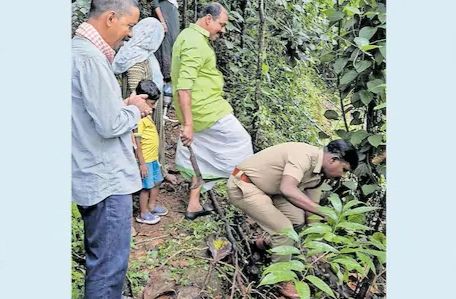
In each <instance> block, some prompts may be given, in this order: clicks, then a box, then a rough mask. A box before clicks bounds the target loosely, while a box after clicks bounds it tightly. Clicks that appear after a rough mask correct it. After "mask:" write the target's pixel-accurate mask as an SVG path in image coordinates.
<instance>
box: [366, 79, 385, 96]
mask: <svg viewBox="0 0 456 299" xmlns="http://www.w3.org/2000/svg"><path fill="white" fill-rule="evenodd" d="M385 87H386V85H385V81H384V80H382V79H374V80H372V81H369V82H367V89H369V91H370V92H373V93H375V94H379V93H381V92H383V91H384V90H385Z"/></svg>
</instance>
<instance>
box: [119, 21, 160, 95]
mask: <svg viewBox="0 0 456 299" xmlns="http://www.w3.org/2000/svg"><path fill="white" fill-rule="evenodd" d="M164 35H165V32H164V30H163V26H162V25H161V24H160V22H159V21H158V20H157V19H155V18H145V19H142V20H141V21H139V22H138V24H136V25H135V26H134V27H133V37H132V38H130V39H129V40H128V41H127V42H125V43H124V45H123V46H122V47H121V48H120V50H119V52H118V53H117V54H116V56H115V57H114V61H113V63H112V68H113V70H114V73H116V74H122V73H125V72H127V86H128V90H129V92H132V91H134V90H135V89H136V86H137V85H138V83H139V81H141V80H143V79H150V80H152V81H154V83H155V84H156V85H157V87H158V88H159V89H160V91H161V90H162V89H163V75H162V73H161V71H160V65H159V63H158V61H157V58H155V55H154V53H155V51H157V50H158V48H159V47H160V44H161V42H162V41H163V37H164Z"/></svg>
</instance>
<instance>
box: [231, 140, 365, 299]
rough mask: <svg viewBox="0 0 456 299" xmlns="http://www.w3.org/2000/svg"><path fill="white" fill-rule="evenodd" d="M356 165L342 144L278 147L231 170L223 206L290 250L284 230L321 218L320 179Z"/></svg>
mask: <svg viewBox="0 0 456 299" xmlns="http://www.w3.org/2000/svg"><path fill="white" fill-rule="evenodd" d="M357 165H358V154H357V152H356V150H355V148H354V147H353V145H352V144H350V143H348V142H346V141H344V140H334V141H331V142H330V143H329V144H328V145H327V146H326V147H324V148H318V147H315V146H312V145H309V144H306V143H298V142H288V143H282V144H278V145H275V146H272V147H269V148H267V149H264V150H262V151H260V152H258V153H256V154H255V155H253V156H251V157H249V158H247V159H246V160H244V161H243V162H242V163H241V164H239V165H238V166H237V167H236V168H235V169H234V171H233V173H232V175H231V176H230V178H229V180H228V196H229V201H230V203H231V204H233V205H234V206H236V207H238V208H239V209H241V210H243V211H244V212H245V213H246V214H247V215H248V216H250V217H251V218H253V219H254V220H255V221H256V222H257V223H258V224H259V225H260V226H261V227H262V228H263V229H264V230H265V231H266V232H268V233H269V234H270V235H271V243H272V246H273V247H276V246H281V245H293V242H294V241H293V240H291V239H290V238H288V237H286V236H284V235H283V234H282V233H283V231H284V230H287V229H293V227H297V226H302V225H304V224H305V222H306V214H307V213H309V212H310V213H314V214H317V215H320V216H323V214H322V213H321V212H320V206H319V205H318V203H319V201H320V195H321V189H320V185H321V183H322V182H323V180H324V179H326V178H339V177H341V176H342V175H343V174H344V173H345V172H347V171H349V170H354V169H355V168H356V167H357ZM271 259H272V262H280V261H288V260H290V257H289V256H280V255H274V254H273V255H272V257H271ZM291 287H292V286H291ZM287 288H290V286H287ZM293 289H294V287H293ZM293 291H294V293H293ZM286 292H287V291H285V292H282V293H283V294H284V295H286V296H288V297H291V298H294V297H293V294H295V293H296V291H295V290H291V293H289V292H288V294H285V293H286ZM290 294H291V295H290ZM295 295H296V296H297V294H295ZM297 298H299V297H297Z"/></svg>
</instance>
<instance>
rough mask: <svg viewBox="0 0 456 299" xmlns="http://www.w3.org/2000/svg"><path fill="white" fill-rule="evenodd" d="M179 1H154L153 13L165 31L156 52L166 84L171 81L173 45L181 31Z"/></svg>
mask: <svg viewBox="0 0 456 299" xmlns="http://www.w3.org/2000/svg"><path fill="white" fill-rule="evenodd" d="M177 8H178V5H177V0H152V11H153V12H154V13H155V16H156V17H157V18H158V19H159V20H160V22H161V23H162V25H163V28H164V30H165V38H164V39H163V43H162V45H161V46H160V49H158V51H157V52H155V56H156V57H157V59H158V61H159V62H160V68H161V71H162V74H163V77H164V78H165V82H168V81H170V80H171V75H170V74H171V53H172V50H173V44H174V41H175V40H176V37H177V35H178V34H179V31H180V26H179V10H178V9H177Z"/></svg>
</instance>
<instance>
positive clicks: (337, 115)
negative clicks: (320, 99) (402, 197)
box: [324, 110, 339, 120]
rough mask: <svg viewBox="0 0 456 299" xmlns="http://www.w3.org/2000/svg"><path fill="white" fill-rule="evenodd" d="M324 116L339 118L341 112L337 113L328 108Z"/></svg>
mask: <svg viewBox="0 0 456 299" xmlns="http://www.w3.org/2000/svg"><path fill="white" fill-rule="evenodd" d="M324 116H325V117H326V118H327V119H335V120H337V119H339V114H337V112H336V111H334V110H326V111H325V114H324Z"/></svg>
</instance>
